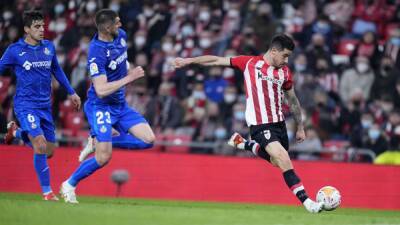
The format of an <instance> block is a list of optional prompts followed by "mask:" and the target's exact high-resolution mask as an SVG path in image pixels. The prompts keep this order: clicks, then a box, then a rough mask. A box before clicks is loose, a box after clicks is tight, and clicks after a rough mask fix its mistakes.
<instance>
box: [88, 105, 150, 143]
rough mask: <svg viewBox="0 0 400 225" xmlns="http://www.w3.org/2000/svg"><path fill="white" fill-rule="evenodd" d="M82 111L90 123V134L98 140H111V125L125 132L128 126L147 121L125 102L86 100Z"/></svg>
mask: <svg viewBox="0 0 400 225" xmlns="http://www.w3.org/2000/svg"><path fill="white" fill-rule="evenodd" d="M84 111H85V114H86V117H87V120H88V122H89V124H90V135H91V136H93V137H96V139H97V141H99V142H111V139H112V136H111V130H112V127H118V130H120V131H122V132H125V133H127V132H128V130H129V128H131V127H133V126H135V125H137V124H139V123H147V121H146V119H145V118H144V117H143V116H142V115H141V114H140V113H138V112H136V111H135V110H133V109H132V108H130V107H129V106H128V104H127V103H126V102H124V103H122V104H114V105H96V104H94V103H92V102H89V101H86V102H85V105H84Z"/></svg>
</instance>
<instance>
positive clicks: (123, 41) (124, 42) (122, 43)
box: [121, 38, 126, 47]
mask: <svg viewBox="0 0 400 225" xmlns="http://www.w3.org/2000/svg"><path fill="white" fill-rule="evenodd" d="M121 45H122V47H125V46H126V41H125V39H123V38H121Z"/></svg>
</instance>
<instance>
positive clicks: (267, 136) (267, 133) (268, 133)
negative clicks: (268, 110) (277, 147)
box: [264, 130, 271, 140]
mask: <svg viewBox="0 0 400 225" xmlns="http://www.w3.org/2000/svg"><path fill="white" fill-rule="evenodd" d="M264 137H265V138H266V139H267V140H269V139H270V138H271V131H270V130H264Z"/></svg>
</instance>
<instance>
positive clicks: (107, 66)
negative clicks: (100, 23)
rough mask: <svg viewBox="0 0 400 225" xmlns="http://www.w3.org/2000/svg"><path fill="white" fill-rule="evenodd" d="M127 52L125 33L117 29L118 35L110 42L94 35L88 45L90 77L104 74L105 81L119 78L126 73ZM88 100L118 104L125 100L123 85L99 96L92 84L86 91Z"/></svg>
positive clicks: (97, 102)
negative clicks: (110, 92)
mask: <svg viewBox="0 0 400 225" xmlns="http://www.w3.org/2000/svg"><path fill="white" fill-rule="evenodd" d="M127 58H128V53H127V46H126V33H125V31H124V30H122V29H119V31H118V37H116V38H115V39H114V40H113V41H112V42H104V41H101V40H99V38H98V34H96V35H95V36H94V38H93V39H92V41H91V42H90V45H89V52H88V64H87V67H88V70H89V74H90V76H91V78H93V77H96V76H99V75H106V76H107V81H108V82H112V81H116V80H120V79H122V78H123V77H125V76H126V75H127V73H128V62H127ZM88 100H89V101H90V102H93V103H95V104H103V105H104V104H118V103H123V102H125V87H122V88H120V89H119V90H117V91H115V92H114V93H112V94H110V95H108V96H106V97H104V98H99V97H98V96H97V94H96V91H95V89H94V86H93V84H92V85H91V86H90V88H89V91H88Z"/></svg>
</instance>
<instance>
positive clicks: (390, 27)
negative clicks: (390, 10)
mask: <svg viewBox="0 0 400 225" xmlns="http://www.w3.org/2000/svg"><path fill="white" fill-rule="evenodd" d="M396 29H400V23H389V24H387V25H386V27H385V33H384V35H385V40H387V39H388V38H389V37H390V33H392V32H393V31H394V30H396Z"/></svg>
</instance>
